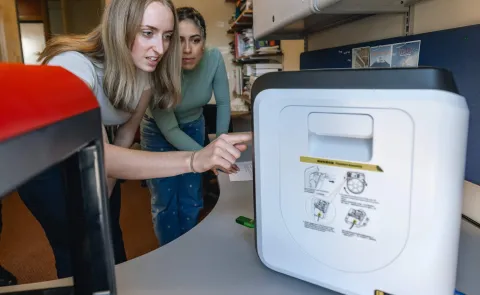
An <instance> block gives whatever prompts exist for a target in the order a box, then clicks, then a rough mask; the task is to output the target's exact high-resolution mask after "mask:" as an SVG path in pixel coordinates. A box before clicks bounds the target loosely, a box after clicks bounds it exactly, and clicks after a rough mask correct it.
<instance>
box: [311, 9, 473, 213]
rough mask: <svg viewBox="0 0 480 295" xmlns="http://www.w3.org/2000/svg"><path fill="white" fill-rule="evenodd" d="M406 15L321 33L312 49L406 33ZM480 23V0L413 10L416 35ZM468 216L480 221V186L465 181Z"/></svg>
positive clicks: (312, 43)
mask: <svg viewBox="0 0 480 295" xmlns="http://www.w3.org/2000/svg"><path fill="white" fill-rule="evenodd" d="M404 24H405V18H404V15H403V14H397V15H379V16H373V17H370V18H367V19H363V20H360V21H357V22H354V23H350V24H347V25H343V26H341V27H337V28H333V29H330V30H328V31H325V32H321V33H317V34H314V35H312V36H311V37H310V38H309V40H308V41H309V44H308V47H309V48H308V49H309V50H316V49H323V48H331V47H336V46H342V45H348V44H354V43H361V42H368V41H373V40H380V39H386V38H392V37H399V36H402V35H403V34H404ZM476 24H480V0H422V1H421V2H419V3H417V4H416V5H415V6H414V7H413V33H414V34H420V33H427V32H432V31H438V30H445V29H450V28H456V27H463V26H470V25H476ZM463 212H464V214H466V215H468V216H469V217H471V218H473V219H475V220H477V221H478V222H480V186H478V185H475V184H472V183H469V182H465V192H464V209H463Z"/></svg>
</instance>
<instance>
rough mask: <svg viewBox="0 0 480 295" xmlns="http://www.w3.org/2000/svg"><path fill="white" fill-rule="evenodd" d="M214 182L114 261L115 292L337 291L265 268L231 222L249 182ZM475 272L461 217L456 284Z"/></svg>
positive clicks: (248, 199)
mask: <svg viewBox="0 0 480 295" xmlns="http://www.w3.org/2000/svg"><path fill="white" fill-rule="evenodd" d="M245 156H247V155H245ZM241 160H242V159H241ZM244 160H248V158H247V159H244ZM219 183H220V189H221V196H220V199H219V201H218V203H217V205H216V206H215V208H214V209H213V211H212V212H211V213H210V214H209V215H208V216H207V217H206V218H205V219H204V220H203V221H202V222H201V223H200V224H199V225H197V226H196V227H195V228H194V229H192V230H191V231H190V232H188V233H187V234H185V235H184V236H182V237H180V238H178V239H177V240H175V241H173V242H171V243H170V244H168V245H166V246H163V247H161V248H158V249H156V250H154V251H152V252H150V253H147V254H145V255H143V256H140V257H137V258H135V259H133V260H130V261H127V262H125V263H123V264H120V265H117V266H116V280H117V286H118V294H120V295H153V294H155V295H159V294H160V295H192V294H196V295H214V294H221V295H227V294H238V295H250V294H252V295H256V294H262V295H269V294H271V295H310V294H311V295H334V294H339V293H336V292H332V291H328V290H326V289H323V288H320V287H318V286H314V285H312V284H309V283H306V282H303V281H300V280H297V279H294V278H291V277H288V276H285V275H282V274H280V273H276V272H274V271H272V270H270V269H268V268H266V267H265V266H264V265H263V264H262V263H261V261H260V260H259V258H258V256H257V254H256V252H255V239H254V229H250V228H246V227H244V226H241V225H239V224H237V223H236V222H235V219H236V218H237V217H238V216H240V215H243V216H247V217H253V184H252V182H251V181H249V182H230V181H229V178H228V176H226V175H220V177H219ZM478 273H480V229H478V228H476V227H474V226H473V225H471V224H469V223H467V222H463V224H462V234H461V241H460V251H459V267H458V279H457V281H458V283H457V286H458V289H459V290H461V291H463V292H465V293H466V294H468V295H476V294H480V293H479V292H480V291H479V290H480V280H479V279H478ZM71 283H72V282H71V279H64V280H58V281H52V282H46V283H39V284H30V285H22V286H16V287H13V288H12V287H9V288H0V293H3V292H6V291H12V290H25V289H31V288H51V287H53V286H62V285H70V284H71Z"/></svg>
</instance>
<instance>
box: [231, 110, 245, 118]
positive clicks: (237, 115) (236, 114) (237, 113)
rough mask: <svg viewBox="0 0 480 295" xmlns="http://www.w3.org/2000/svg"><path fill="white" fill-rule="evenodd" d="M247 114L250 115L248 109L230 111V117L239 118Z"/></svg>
mask: <svg viewBox="0 0 480 295" xmlns="http://www.w3.org/2000/svg"><path fill="white" fill-rule="evenodd" d="M248 115H250V112H249V111H232V112H231V117H232V118H241V117H244V116H248Z"/></svg>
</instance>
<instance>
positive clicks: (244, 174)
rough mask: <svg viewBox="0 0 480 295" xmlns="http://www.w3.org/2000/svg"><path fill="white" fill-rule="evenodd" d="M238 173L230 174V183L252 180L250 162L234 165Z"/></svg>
mask: <svg viewBox="0 0 480 295" xmlns="http://www.w3.org/2000/svg"><path fill="white" fill-rule="evenodd" d="M236 164H237V166H238V168H239V169H240V171H238V172H237V173H233V174H230V175H229V176H230V181H249V180H253V166H252V161H248V162H239V163H236Z"/></svg>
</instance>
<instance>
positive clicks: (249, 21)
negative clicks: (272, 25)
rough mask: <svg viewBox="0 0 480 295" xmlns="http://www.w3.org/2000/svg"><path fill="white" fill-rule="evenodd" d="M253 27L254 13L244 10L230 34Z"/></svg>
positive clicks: (232, 26) (231, 27) (229, 31)
mask: <svg viewBox="0 0 480 295" xmlns="http://www.w3.org/2000/svg"><path fill="white" fill-rule="evenodd" d="M252 26H253V11H252V10H250V9H249V10H244V11H243V12H242V13H241V14H240V15H239V16H238V17H237V19H236V20H235V21H234V22H233V23H232V24H231V26H230V30H228V31H227V32H228V33H230V34H231V33H233V32H236V31H238V30H241V29H245V28H251V27H252Z"/></svg>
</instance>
